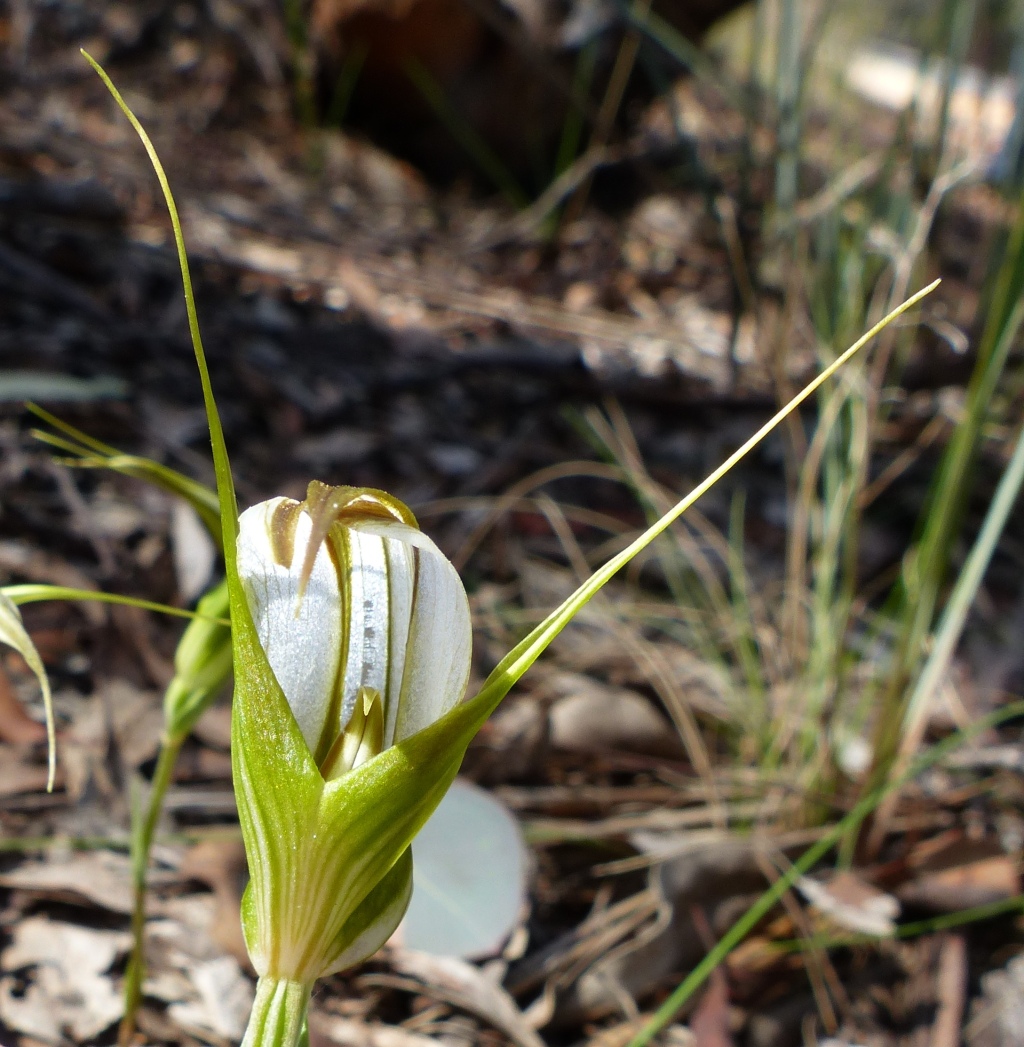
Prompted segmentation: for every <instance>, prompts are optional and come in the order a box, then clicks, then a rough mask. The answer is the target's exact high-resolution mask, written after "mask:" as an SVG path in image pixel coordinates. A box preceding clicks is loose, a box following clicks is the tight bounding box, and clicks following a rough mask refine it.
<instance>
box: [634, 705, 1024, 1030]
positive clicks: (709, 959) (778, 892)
mask: <svg viewBox="0 0 1024 1047" xmlns="http://www.w3.org/2000/svg"><path fill="white" fill-rule="evenodd" d="M1021 715H1024V702H1014V703H1013V705H1009V706H1007V707H1006V708H1004V709H1000V710H999V711H998V712H996V713H993V714H991V715H990V716H986V717H985V718H984V719H982V720H980V721H979V722H978V723H976V724H972V725H971V726H970V727H969V728H967V729H966V730H964V731H962V732H960V733H958V734H955V735H952V736H951V737H949V738H947V739H946V740H945V741H943V742H940V743H939V744H938V745H936V746H933V747H932V748H931V749H929V750H928V751H927V752H926V753H924V755H922V756H921V757H920V758H919V759H917V760H915V761H914V763H913V764H912V765H911V766H910V767H909V768H908V769H907V770H906V772H905V773H904V774H902V775H900V776H899V777H896V778H894V779H893V780H892V781H891V782H889V783H887V784H886V785H884V786H882V787H881V788H879V789H875V790H874V791H872V792H871V793H869V794H868V795H867V796H865V797H864V798H863V799H862V800H861V801H860V802H859V803H858V804H857V805H856V806H855V807H854V808H853V810H852V811H850V813H849V814H848V815H847V816H846V817H845V818H843V819H842V821H840V822H838V823H837V824H836V825H834V826H833V827H832V828H831V829H829V831H828V832H827V833H826V834H825V835H824V836H823V837H822V838H821V839H820V840H819V841H818V842H817V843H816V844H815V845H814V846H813V847H810V848H809V849H808V850H806V851H805V852H804V853H803V854H802V855H801V856H800V858H799V859H797V861H796V862H794V863H793V865H792V866H791V867H790V868H789V869H787V870H786V872H785V873H784V874H783V875H782V876H780V877H779V878H778V879H777V880H776V881H775V882H774V883H773V884H772V886H771V887H770V888H769V889H768V890H767V891H765V892H764V894H762V895H761V897H760V898H758V900H757V901H756V902H755V903H754V904H753V905H752V906H751V907H750V908H749V909H748V910H747V911H746V912H745V913H744V914H743V915H742V916H741V917H740V918H739V919H738V920H737V921H736V922H735V923H734V924H733V925H732V927H730V928H729V930H728V931H727V932H726V933H725V934H724V935H722V937H721V938H720V939H719V941H718V942H717V944H716V945H715V946H714V948H713V949H711V950H710V951H709V952H708V954H707V955H706V956H705V957H704V959H703V960H702V961H701V962H700V963H699V964H698V965H697V966H696V967H695V968H694V969H693V971H691V972H690V974H689V975H687V977H686V978H684V979H683V981H682V982H681V983H680V985H679V986H678V987H677V988H676V989H675V991H674V992H673V993H672V994H671V995H670V996H669V998H668V999H667V1000H666V1001H665V1002H664V1003H663V1004H662V1005H661V1006H660V1007H659V1008H658V1009H657V1010H656V1011H655V1012H654V1014H653V1015H652V1016H651V1018H650V1019H649V1020H648V1021H647V1023H646V1024H645V1025H644V1026H643V1028H642V1029H641V1030H640V1031H639V1032H638V1033H637V1034H636V1036H634V1037H633V1039H632V1040H630V1042H629V1044H628V1047H647V1044H649V1043H650V1042H651V1040H653V1039H654V1037H655V1036H657V1035H658V1033H659V1032H661V1030H662V1029H664V1028H665V1027H666V1026H667V1025H668V1024H669V1023H670V1022H671V1021H672V1020H673V1019H674V1018H675V1016H676V1015H677V1014H678V1013H679V1011H680V1009H681V1008H682V1007H683V1005H684V1004H685V1003H686V1002H687V1001H688V1000H689V999H690V997H691V996H693V994H694V993H695V992H696V991H697V990H698V989H699V988H700V987H701V985H703V984H704V982H705V981H707V979H708V978H709V977H710V975H711V972H712V971H713V970H714V969H715V968H716V967H717V966H718V965H719V964H720V963H722V961H723V960H724V959H725V958H726V957H727V956H728V955H729V953H731V952H732V950H733V949H735V948H736V946H737V945H739V944H740V942H741V941H743V939H744V938H745V937H746V936H747V935H748V934H749V933H750V931H752V930H753V929H754V927H755V926H756V925H757V923H758V922H759V921H760V920H761V919H762V917H764V916H766V915H767V914H768V912H769V911H770V910H771V909H772V907H773V906H774V905H775V903H776V902H778V901H779V899H780V898H782V896H783V895H784V894H785V893H786V891H788V890H789V889H790V888H791V887H792V886H793V884H794V883H795V882H796V881H797V880H798V879H799V878H800V877H801V876H802V875H803V874H804V873H806V872H807V871H808V870H809V869H811V868H812V867H813V866H814V865H815V864H817V862H819V861H820V860H821V859H822V858H824V857H825V855H826V854H828V852H829V851H830V850H831V849H832V848H833V847H834V846H835V845H836V844H837V843H838V842H839V841H840V840H841V839H842V838H843V837H844V836H845V835H846V834H847V833H853V832H854V831H856V829H857V827H858V826H859V825H860V824H861V822H863V821H864V819H865V818H867V817H868V815H870V814H871V812H872V811H873V810H874V809H875V808H876V807H877V806H878V805H879V804H880V803H881V802H882V800H883V799H884V798H885V797H886V796H887V795H888V794H889V793H890V792H892V791H893V790H895V789H898V788H901V787H902V786H904V785H906V784H907V783H908V782H910V781H912V780H913V779H914V778H916V777H917V776H918V775H919V774H921V773H922V772H924V771H926V770H927V769H928V768H929V767H934V766H935V764H937V763H939V762H941V761H942V760H943V759H944V758H945V757H946V756H948V755H949V754H950V753H951V752H953V750H954V749H956V748H957V747H959V746H960V745H962V744H963V743H964V742H966V741H968V740H970V739H971V738H974V737H976V736H977V735H979V734H981V733H982V732H984V731H987V730H990V729H991V728H993V727H996V726H998V725H999V724H1000V723H1003V722H1005V721H1006V720H1010V719H1013V718H1014V717H1017V716H1021Z"/></svg>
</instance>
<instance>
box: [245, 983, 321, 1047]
mask: <svg viewBox="0 0 1024 1047" xmlns="http://www.w3.org/2000/svg"><path fill="white" fill-rule="evenodd" d="M311 989H312V986H311V985H306V984H304V983H302V982H290V981H287V980H285V979H283V978H272V977H270V976H269V975H267V976H264V977H262V978H260V980H259V981H258V982H257V983H256V999H255V1001H254V1002H253V1005H252V1014H250V1015H249V1026H248V1028H247V1029H246V1030H245V1038H244V1039H243V1040H242V1047H299V1044H300V1043H301V1038H302V1037H303V1035H304V1031H305V1027H306V1009H307V1007H308V1006H309V994H310V990H311Z"/></svg>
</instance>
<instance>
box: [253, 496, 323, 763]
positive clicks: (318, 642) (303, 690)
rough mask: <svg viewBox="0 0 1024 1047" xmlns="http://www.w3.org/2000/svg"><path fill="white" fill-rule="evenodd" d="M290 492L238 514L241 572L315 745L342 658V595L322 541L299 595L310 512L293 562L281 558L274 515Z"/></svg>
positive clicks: (283, 681) (267, 644) (285, 687)
mask: <svg viewBox="0 0 1024 1047" xmlns="http://www.w3.org/2000/svg"><path fill="white" fill-rule="evenodd" d="M285 500H286V499H283V498H273V499H271V500H270V501H267V502H260V503H259V504H258V505H254V506H252V507H251V508H249V509H246V511H245V512H244V513H242V515H241V516H240V517H239V518H238V542H237V550H238V573H239V575H240V576H241V579H242V584H243V586H244V587H245V593H246V596H247V597H248V600H249V610H250V611H251V612H252V617H253V621H254V622H255V625H256V632H257V634H258V635H259V638H260V642H261V643H262V644H263V648H264V650H265V651H266V653H267V659H268V661H269V662H270V667H271V668H272V669H273V670H274V675H275V676H276V677H277V682H278V683H279V684H280V685H281V690H282V691H284V696H285V698H287V699H288V704H289V705H290V706H291V709H292V713H293V714H294V715H295V719H296V722H297V723H298V725H299V729H300V730H301V731H302V736H303V737H304V738H305V739H306V744H307V745H308V746H309V748H310V751H311V752H314V753H315V751H316V747H317V744H318V742H319V740H320V735H321V733H322V732H323V727H324V720H325V718H326V716H327V713H328V711H329V709H330V704H331V696H332V694H333V691H334V687H335V682H336V679H337V675H338V670H339V665H340V662H341V635H342V634H341V627H342V622H341V598H340V592H339V587H338V574H337V571H336V570H335V567H334V562H333V560H332V559H331V556H330V553H329V552H328V551H327V549H326V547H325V546H321V548H320V550H319V551H318V553H317V556H316V560H315V561H314V563H313V572H312V574H311V575H310V578H309V583H308V585H307V586H306V592H305V596H304V597H303V599H302V602H301V604H300V603H299V575H300V572H301V569H302V562H303V559H304V557H305V554H306V544H307V542H308V540H309V534H310V530H311V524H310V520H309V517H308V516H307V515H306V514H305V513H301V514H300V515H299V519H298V525H297V527H296V529H295V547H294V555H293V559H292V563H291V564H289V565H287V566H282V565H280V564H278V563H275V561H274V555H273V550H272V548H271V544H270V530H269V523H270V518H271V516H272V514H273V511H274V509H275V508H276V507H277V506H278V505H279V504H280V503H281V502H283V501H285ZM296 610H298V614H296Z"/></svg>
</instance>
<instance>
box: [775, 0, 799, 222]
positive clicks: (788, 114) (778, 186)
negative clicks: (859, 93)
mask: <svg viewBox="0 0 1024 1047" xmlns="http://www.w3.org/2000/svg"><path fill="white" fill-rule="evenodd" d="M801 7H802V4H801V0H782V16H781V18H780V20H779V47H778V59H777V65H776V70H775V101H776V104H777V106H778V111H779V116H778V119H779V124H778V132H777V135H778V145H777V149H778V153H777V158H776V161H775V206H776V208H777V209H778V217H779V220H780V222H781V224H782V226H783V227H785V228H788V227H789V225H790V220H791V219H792V216H793V208H794V207H795V206H796V198H797V191H798V174H799V165H800V90H801V86H802V85H801V81H802V79H803V69H802V68H801V64H800V59H801V57H802V50H803V49H802V48H801V46H800V40H801V32H802V22H801V18H800V13H801Z"/></svg>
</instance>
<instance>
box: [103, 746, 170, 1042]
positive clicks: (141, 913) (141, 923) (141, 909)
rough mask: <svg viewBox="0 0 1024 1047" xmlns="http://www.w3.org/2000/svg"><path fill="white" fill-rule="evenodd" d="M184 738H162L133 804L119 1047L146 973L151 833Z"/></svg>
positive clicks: (128, 1033)
mask: <svg viewBox="0 0 1024 1047" xmlns="http://www.w3.org/2000/svg"><path fill="white" fill-rule="evenodd" d="M184 740H185V739H184V736H181V737H178V738H164V739H163V740H162V741H161V744H160V755H159V756H158V757H157V761H156V769H155V770H154V772H153V780H152V782H151V783H150V787H149V795H148V797H147V799H146V806H145V810H144V811H143V810H142V809H141V807H140V806H139V805H137V804H133V805H132V838H131V859H132V927H131V933H132V951H131V955H130V956H129V958H128V969H127V971H126V972H125V976H124V1017H123V1018H122V1019H121V1028H120V1030H119V1032H118V1036H117V1041H118V1043H119V1044H121V1045H122V1047H125V1045H127V1044H128V1043H130V1042H131V1038H132V1035H133V1033H134V1032H135V1019H136V1016H137V1014H138V1011H139V1007H140V1006H141V1004H142V980H143V978H144V976H145V973H146V958H145V930H146V886H147V873H148V871H149V855H150V851H151V850H152V847H153V835H154V833H155V832H156V826H157V823H158V822H159V821H160V814H161V812H162V811H163V806H164V799H165V798H166V796H167V790H168V788H169V787H170V784H171V781H172V780H173V778H174V765H175V763H176V762H177V759H178V753H179V752H180V751H181V746H182V743H183V742H184Z"/></svg>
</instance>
